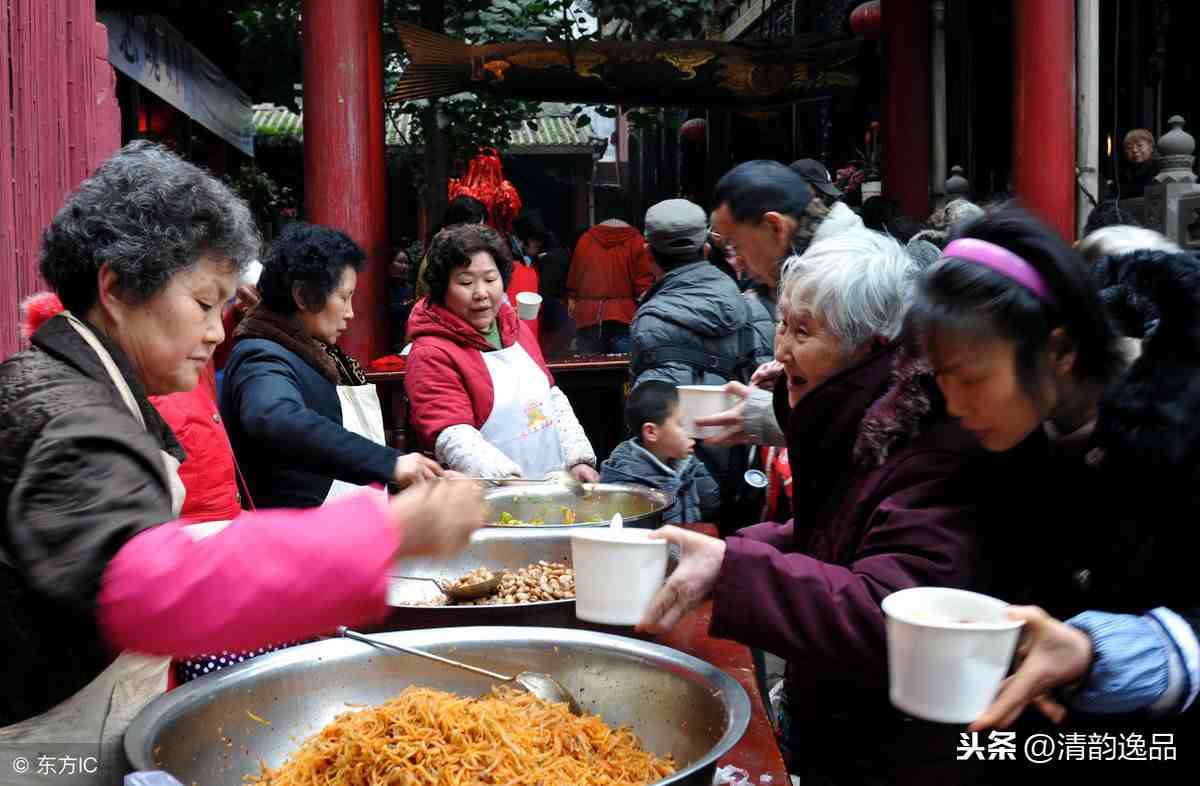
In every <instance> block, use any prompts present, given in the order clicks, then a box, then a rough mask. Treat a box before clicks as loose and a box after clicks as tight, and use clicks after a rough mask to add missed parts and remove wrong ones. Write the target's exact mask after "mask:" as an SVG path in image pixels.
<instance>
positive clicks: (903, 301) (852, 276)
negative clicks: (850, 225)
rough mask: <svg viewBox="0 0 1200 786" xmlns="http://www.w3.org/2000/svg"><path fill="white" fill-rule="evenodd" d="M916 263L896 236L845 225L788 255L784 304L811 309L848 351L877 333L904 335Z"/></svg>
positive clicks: (890, 336) (784, 284) (783, 288)
mask: <svg viewBox="0 0 1200 786" xmlns="http://www.w3.org/2000/svg"><path fill="white" fill-rule="evenodd" d="M918 269H919V268H918V265H917V263H916V261H915V260H913V259H912V257H910V256H909V255H908V254H907V253H905V251H904V249H903V248H902V247H901V246H900V244H899V243H897V242H896V241H895V240H893V239H892V238H890V237H888V236H886V235H884V234H881V233H879V232H873V231H871V230H869V229H852V230H847V231H845V232H840V233H838V234H836V235H833V236H832V237H830V238H828V239H826V240H821V241H819V242H817V243H814V244H813V245H812V246H810V247H809V249H808V251H807V252H806V253H805V254H804V255H803V256H798V257H792V258H791V259H789V260H788V261H787V263H786V264H785V265H784V269H783V283H782V286H781V291H782V294H781V297H780V301H779V302H780V307H781V308H783V309H788V310H792V311H803V310H808V311H810V312H811V313H812V314H813V316H814V317H815V318H816V319H817V320H819V321H821V322H823V323H824V324H825V326H826V327H827V328H828V329H829V332H830V333H831V334H832V335H833V336H834V337H835V338H837V339H838V341H839V342H841V345H842V348H843V349H844V350H845V351H846V352H854V351H855V350H857V349H859V348H860V347H862V346H864V345H865V344H867V343H868V342H869V341H871V339H873V338H875V337H876V336H882V337H884V338H887V339H889V340H891V339H895V338H896V337H897V336H899V335H900V331H901V329H902V328H903V326H904V316H905V314H906V313H907V312H908V307H909V304H910V303H911V302H912V299H913V295H914V292H915V287H916V278H917V274H918Z"/></svg>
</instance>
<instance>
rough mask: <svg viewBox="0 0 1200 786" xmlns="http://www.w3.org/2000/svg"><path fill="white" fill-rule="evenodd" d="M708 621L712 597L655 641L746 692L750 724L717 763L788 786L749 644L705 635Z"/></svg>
mask: <svg viewBox="0 0 1200 786" xmlns="http://www.w3.org/2000/svg"><path fill="white" fill-rule="evenodd" d="M684 526H686V527H687V529H690V530H693V531H695V532H701V533H703V534H705V535H713V536H715V535H716V534H717V528H716V526H715V525H713V524H687V525H684ZM711 622H712V601H711V600H708V601H705V602H704V605H702V606H701V607H700V608H698V609H696V610H695V611H693V612H692V613H691V614H689V615H687V616H686V617H684V618H683V619H682V620H681V621H680V623H679V624H678V625H676V626H675V628H674V629H673V630H672V631H671V632H670V633H668V634H666V635H664V636H658V637H657V638H656V639H655V641H657V642H658V643H659V644H662V645H663V646H664V647H670V648H672V649H676V650H679V651H680V652H686V653H687V654H688V655H693V656H695V657H697V658H700V659H701V660H703V661H707V662H708V663H711V664H712V665H714V666H716V667H717V668H718V669H720V670H721V671H723V672H725V673H726V674H728V675H729V676H731V677H733V678H734V679H735V680H737V681H738V684H740V685H741V686H742V687H743V688H745V689H746V693H747V695H749V696H750V725H749V726H747V727H746V733H745V735H743V736H742V739H741V740H739V741H738V744H737V745H735V746H733V749H732V750H731V751H729V753H727V754H725V755H724V756H723V757H721V759H720V761H718V765H722V766H723V765H726V764H732V765H733V766H735V767H741V768H742V769H743V770H745V771H746V772H748V773H750V782H751V783H752V784H754V786H759V783H760V782H759V780H758V778H759V776H760V775H764V774H765V775H770V776H771V786H789V784H790V783H791V781H789V780H788V774H787V767H786V765H784V763H783V754H781V753H780V752H779V745H778V744H777V743H776V742H775V730H774V727H773V726H772V725H771V721H770V716H769V715H768V714H767V713H768V711H769V710H768V707H767V700H766V697H765V696H763V695H762V692H761V691H760V690H759V689H758V680H757V679H756V677H755V674H754V659H753V656H751V654H750V648H749V647H747V646H745V645H744V644H739V643H737V642H736V641H730V640H729V639H714V638H713V637H712V636H709V635H708V627H709V624H710V623H711Z"/></svg>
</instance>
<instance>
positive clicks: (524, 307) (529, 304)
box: [517, 292, 542, 319]
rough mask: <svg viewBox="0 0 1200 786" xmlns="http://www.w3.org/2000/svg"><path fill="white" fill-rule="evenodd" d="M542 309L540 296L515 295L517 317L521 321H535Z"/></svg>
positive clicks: (534, 293) (523, 293)
mask: <svg viewBox="0 0 1200 786" xmlns="http://www.w3.org/2000/svg"><path fill="white" fill-rule="evenodd" d="M541 307H542V296H541V295H539V294H538V293H536V292H518V293H517V316H519V317H520V318H521V319H537V315H538V310H539V309H540V308H541Z"/></svg>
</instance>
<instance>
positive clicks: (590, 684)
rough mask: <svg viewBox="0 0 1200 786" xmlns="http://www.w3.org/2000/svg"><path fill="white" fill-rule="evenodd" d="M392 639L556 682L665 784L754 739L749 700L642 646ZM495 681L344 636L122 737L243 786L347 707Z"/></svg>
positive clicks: (194, 695)
mask: <svg viewBox="0 0 1200 786" xmlns="http://www.w3.org/2000/svg"><path fill="white" fill-rule="evenodd" d="M382 638H384V639H385V640H387V641H390V642H393V643H396V644H402V645H407V646H410V647H416V648H419V649H423V650H427V651H429V652H434V653H437V654H441V655H445V656H449V657H455V658H461V659H462V660H464V661H467V662H470V663H472V664H475V665H479V666H483V667H485V668H488V669H493V670H496V671H500V672H502V673H506V674H514V673H516V672H518V671H521V670H525V669H528V670H531V671H540V672H546V673H549V674H552V675H553V676H554V677H555V678H556V679H558V680H559V681H560V682H561V683H562V684H563V686H564V687H565V688H566V689H567V690H568V691H569V692H570V693H571V694H572V695H573V696H575V698H576V699H577V700H578V701H579V703H580V705H582V708H583V710H584V712H587V713H594V714H598V715H599V716H600V717H601V718H602V719H603V720H604V722H605V723H607V724H608V725H609V726H611V727H614V728H615V727H617V726H628V727H629V728H630V729H631V730H632V731H633V733H634V734H636V735H637V737H638V739H639V740H640V742H641V744H642V745H643V746H644V747H645V749H646V750H648V751H650V752H652V753H654V754H656V755H658V756H666V755H668V754H670V755H671V756H672V757H673V758H674V761H675V766H676V771H675V773H674V774H673V775H670V776H668V777H667V778H664V779H662V780H660V781H658V783H659V784H697V785H699V784H705V786H707V784H710V783H712V777H713V772H714V770H715V767H716V762H717V760H718V759H719V758H720V757H721V756H723V755H724V754H725V753H727V752H728V751H729V750H730V749H731V748H732V747H733V746H734V745H735V744H737V742H738V740H740V739H741V737H742V735H743V734H744V733H745V731H746V727H747V725H748V724H749V720H750V699H749V697H748V696H747V695H746V691H745V690H744V689H743V688H742V687H741V685H739V684H738V683H737V681H736V680H734V679H733V678H732V677H730V676H729V675H728V674H726V673H725V672H723V671H721V670H720V669H718V668H716V667H715V666H713V665H711V664H709V663H705V662H704V661H702V660H700V659H698V658H695V657H692V656H690V655H686V654H684V653H682V652H678V651H676V650H673V649H669V648H667V647H663V646H660V645H657V644H652V643H648V642H644V641H639V640H637V639H631V638H624V637H621V636H612V635H608V634H604V633H596V632H593V631H584V630H564V629H560V628H515V627H476V628H442V629H434V630H423V631H405V632H402V633H386V634H382ZM493 684H494V683H493V681H492V680H490V679H489V678H487V677H482V676H479V675H476V674H472V673H470V672H466V671H462V670H460V669H456V668H452V667H450V666H445V665H443V664H440V663H436V662H433V661H429V660H426V659H424V658H416V657H410V656H405V655H394V654H389V653H387V652H384V651H381V650H378V649H373V648H372V647H370V646H369V645H364V644H360V643H358V642H355V641H351V640H348V639H325V640H323V641H317V642H314V643H312V644H305V645H302V646H299V647H293V648H290V649H286V650H280V651H278V652H273V653H269V654H267V655H262V656H260V657H258V658H255V659H254V660H251V661H248V662H246V663H244V664H241V665H239V666H235V667H233V668H230V669H226V670H224V671H220V672H218V673H216V674H213V675H210V676H206V677H202V678H201V679H198V680H194V681H192V682H189V683H187V684H185V685H183V686H181V687H178V688H176V689H175V690H172V691H170V692H169V693H166V694H163V695H162V696H160V697H159V698H157V699H155V700H154V701H153V702H151V703H150V704H149V705H147V706H146V708H145V709H143V710H142V712H141V713H140V714H139V715H138V716H137V718H135V719H134V721H133V723H132V724H131V725H130V727H129V729H128V731H127V732H126V734H125V752H126V755H127V756H128V758H129V760H130V763H131V764H132V765H133V767H134V769H137V770H165V771H167V772H169V773H170V774H172V775H173V776H174V777H175V778H177V779H178V780H179V781H180V782H181V783H184V784H193V783H195V784H204V786H243V779H244V778H245V777H246V776H247V775H257V774H258V773H259V771H260V761H261V762H263V763H265V764H266V765H267V766H269V767H277V766H280V765H281V764H283V763H284V761H285V760H286V759H287V758H288V756H289V755H291V754H292V753H293V752H294V751H295V750H296V749H297V747H299V745H300V742H301V741H302V740H303V739H304V738H306V737H308V736H309V735H311V734H314V733H316V732H318V731H320V730H321V729H322V728H323V727H324V726H326V724H328V723H330V722H331V721H333V720H334V718H335V717H336V716H337V715H339V714H340V713H343V712H346V711H347V709H354V707H352V706H351V707H348V706H347V705H356V704H357V705H378V704H382V703H383V702H385V701H387V700H389V699H391V698H393V697H395V696H396V695H397V694H399V693H400V692H401V691H402V690H404V689H405V688H406V687H408V686H410V685H416V686H424V687H428V688H434V689H437V690H443V691H450V692H452V693H455V694H458V695H461V696H468V697H470V696H483V695H485V694H487V693H488V692H489V691H490V690H491V688H492V686H493Z"/></svg>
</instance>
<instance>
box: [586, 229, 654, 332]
mask: <svg viewBox="0 0 1200 786" xmlns="http://www.w3.org/2000/svg"><path fill="white" fill-rule="evenodd" d="M653 283H654V266H653V263H652V260H651V258H650V253H649V252H648V251H647V250H646V241H645V239H644V238H643V237H642V233H641V232H638V231H637V230H636V229H635V228H633V227H631V226H630V225H629V224H626V223H625V222H624V221H618V220H616V219H610V220H609V221H605V222H604V223H602V224H597V225H596V226H594V227H592V228H591V229H589V230H588V231H587V232H584V233H583V236H582V237H580V238H579V242H578V243H577V244H576V245H575V255H574V256H573V257H572V258H571V270H570V272H569V273H568V274H567V294H568V296H569V297H570V298H572V299H573V300H574V301H575V313H574V317H575V324H576V325H577V326H579V327H580V328H586V327H591V326H592V325H597V324H599V323H601V322H623V323H625V324H626V325H628V324H629V323H630V322H632V321H633V314H634V311H636V310H637V302H638V299H639V298H641V296H642V293H643V292H645V291H646V290H647V289H649V288H650V286H651V285H652V284H653Z"/></svg>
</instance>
